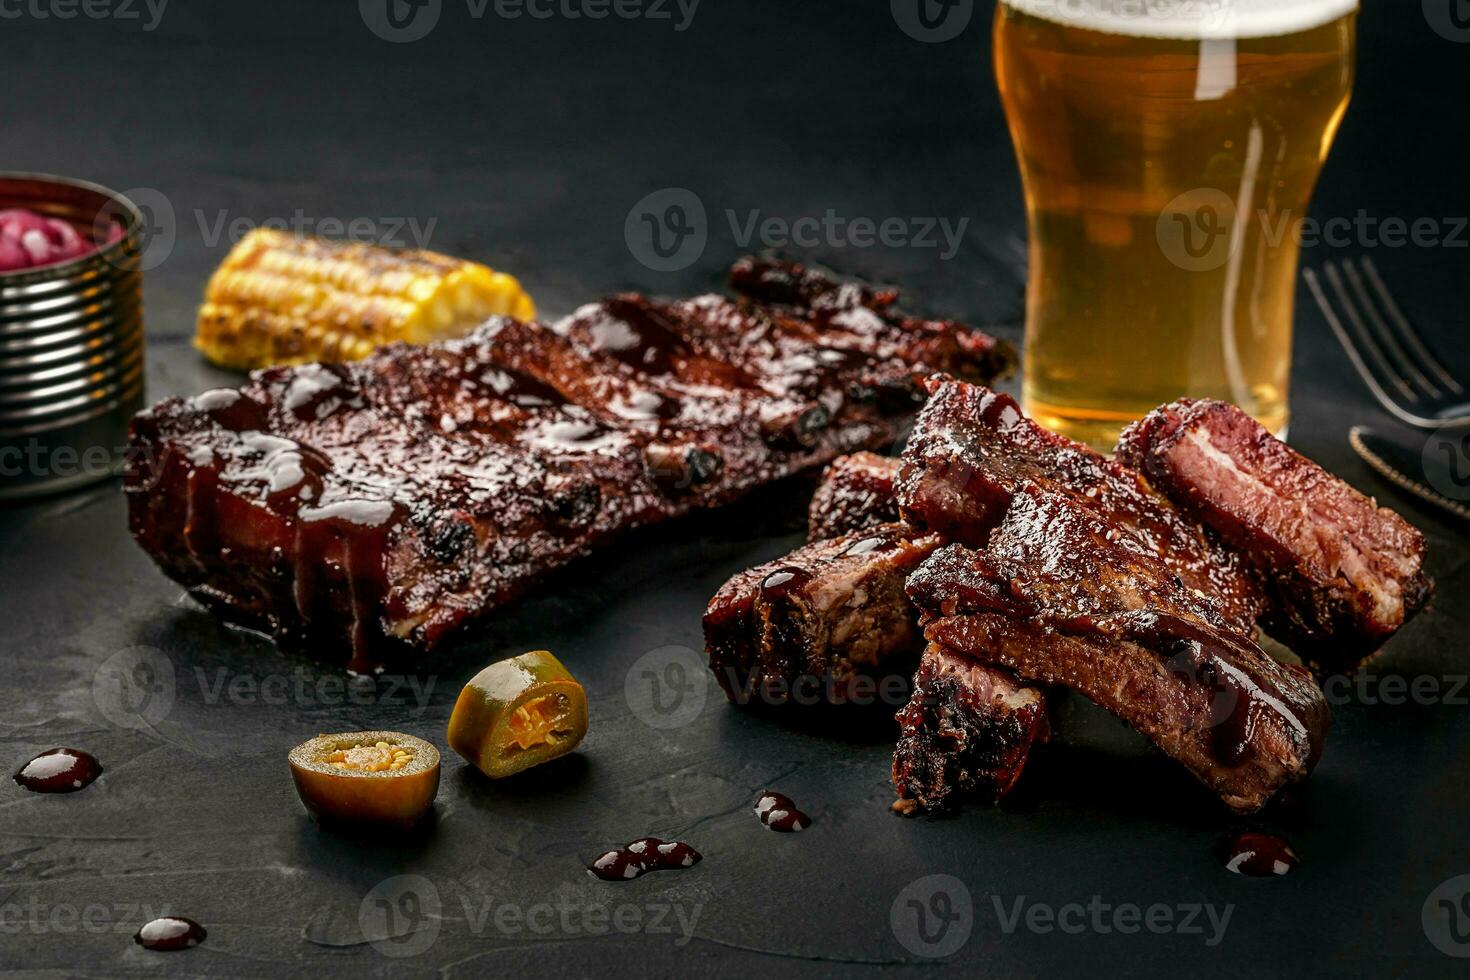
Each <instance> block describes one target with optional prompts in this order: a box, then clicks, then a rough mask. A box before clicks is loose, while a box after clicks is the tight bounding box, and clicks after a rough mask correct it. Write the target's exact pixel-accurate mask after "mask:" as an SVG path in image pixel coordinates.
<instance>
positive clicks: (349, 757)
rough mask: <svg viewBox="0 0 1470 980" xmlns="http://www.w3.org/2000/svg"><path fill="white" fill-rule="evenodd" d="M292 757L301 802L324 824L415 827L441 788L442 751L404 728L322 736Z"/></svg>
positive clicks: (294, 752)
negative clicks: (440, 763) (440, 764)
mask: <svg viewBox="0 0 1470 980" xmlns="http://www.w3.org/2000/svg"><path fill="white" fill-rule="evenodd" d="M289 761H290V763H291V778H292V779H294V780H295V781H296V792H297V793H298V794H299V795H300V796H301V802H302V803H304V804H306V808H307V809H308V810H310V811H311V813H312V815H313V816H315V817H316V818H317V820H318V821H320V822H321V823H323V824H324V825H330V826H348V825H353V824H370V825H371V824H390V825H398V826H411V825H413V824H415V823H417V822H418V820H419V818H420V817H422V816H424V815H425V814H426V813H428V812H429V807H430V806H432V805H433V803H434V797H435V795H436V794H437V793H438V792H439V750H438V749H436V748H434V746H432V745H430V744H429V743H428V742H425V741H424V740H423V739H421V738H414V737H413V736H412V735H404V734H402V733H400V732H347V733H345V734H341V735H318V736H317V737H316V738H314V739H312V740H311V741H309V742H302V743H301V744H300V745H298V746H296V748H294V749H292V750H291V754H290V756H289Z"/></svg>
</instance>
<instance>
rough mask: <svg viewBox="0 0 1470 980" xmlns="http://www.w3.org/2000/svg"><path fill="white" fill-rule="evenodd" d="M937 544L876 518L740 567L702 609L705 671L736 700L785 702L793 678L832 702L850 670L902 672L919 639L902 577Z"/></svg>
mask: <svg viewBox="0 0 1470 980" xmlns="http://www.w3.org/2000/svg"><path fill="white" fill-rule="evenodd" d="M938 545H939V542H938V540H937V539H935V538H933V537H924V536H920V535H916V534H914V532H913V531H912V529H910V528H908V527H907V526H905V525H902V524H891V525H883V526H880V527H875V528H869V529H866V530H861V531H855V532H853V533H852V534H848V535H844V536H842V537H838V538H834V539H831V540H827V541H820V542H817V543H815V544H810V545H807V546H805V547H803V548H800V549H798V550H796V551H794V552H792V553H791V554H789V555H787V556H786V557H784V558H781V559H778V560H777V561H773V562H770V563H768V564H765V565H760V566H758V567H756V568H752V569H749V570H747V571H744V572H741V573H740V574H739V575H736V576H735V577H734V578H732V579H731V580H730V581H729V582H727V583H725V585H724V587H722V588H721V589H720V590H719V592H717V593H716V594H715V597H714V598H713V599H712V600H710V604H709V608H708V611H707V612H706V613H705V617H704V636H705V648H706V652H707V653H708V655H709V666H710V670H711V671H713V672H714V675H715V678H716V679H717V680H718V681H719V683H720V686H721V687H722V688H723V689H724V691H725V694H726V695H727V696H728V697H729V698H730V700H731V701H734V702H736V703H746V702H748V701H750V700H752V699H759V700H761V701H763V702H767V703H772V702H774V703H781V702H785V701H787V700H790V699H791V696H792V692H793V691H796V690H797V685H798V684H809V685H810V686H811V687H812V688H813V689H814V690H815V691H818V692H820V693H821V694H822V695H823V697H824V699H831V700H842V699H844V698H847V697H848V696H849V694H850V690H851V687H852V685H853V683H854V682H855V681H856V680H857V679H858V678H860V677H868V678H874V677H879V676H882V675H884V674H891V673H893V672H895V671H898V670H907V669H908V668H909V667H911V666H912V664H913V658H914V657H915V656H916V654H917V651H918V648H919V645H920V644H919V634H918V629H917V627H916V625H915V612H914V609H913V607H912V606H911V605H910V603H909V601H908V600H907V599H906V598H905V596H904V582H905V580H906V579H907V577H908V574H909V572H910V571H912V570H913V569H914V568H915V567H917V566H918V564H919V563H920V562H921V561H923V560H924V558H925V557H927V556H928V555H929V554H930V553H931V552H933V550H934V549H935V548H936V547H938ZM812 681H819V682H820V683H817V684H812V683H811V682H812Z"/></svg>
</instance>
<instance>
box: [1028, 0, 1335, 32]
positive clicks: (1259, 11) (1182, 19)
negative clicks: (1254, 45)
mask: <svg viewBox="0 0 1470 980" xmlns="http://www.w3.org/2000/svg"><path fill="white" fill-rule="evenodd" d="M1001 2H1002V3H1004V4H1005V5H1007V6H1009V7H1012V8H1014V9H1016V10H1019V11H1021V12H1022V13H1026V14H1030V15H1031V16H1033V17H1041V18H1043V19H1045V20H1049V21H1053V22H1055V23H1058V24H1065V25H1066V26H1068V27H1080V28H1084V29H1086V30H1090V31H1101V32H1103V33H1105V34H1123V35H1128V36H1131V37H1157V38H1170V39H1174V40H1181V41H1195V40H1220V39H1225V38H1252V37H1280V36H1282V35H1285V34H1296V33H1298V32H1300V31H1308V30H1311V29H1312V28H1314V27H1321V26H1322V25H1323V24H1327V23H1330V22H1331V21H1334V20H1337V19H1338V18H1339V17H1342V16H1343V15H1345V14H1348V13H1351V12H1353V11H1355V10H1357V9H1358V0H1001Z"/></svg>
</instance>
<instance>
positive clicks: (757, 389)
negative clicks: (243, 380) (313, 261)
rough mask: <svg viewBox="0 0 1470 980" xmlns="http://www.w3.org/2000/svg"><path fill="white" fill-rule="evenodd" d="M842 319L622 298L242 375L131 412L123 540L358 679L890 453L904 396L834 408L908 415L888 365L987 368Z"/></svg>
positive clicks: (913, 369) (886, 324) (235, 611)
mask: <svg viewBox="0 0 1470 980" xmlns="http://www.w3.org/2000/svg"><path fill="white" fill-rule="evenodd" d="M859 306H861V304H859ZM862 309H866V307H862ZM850 313H851V316H849V317H846V318H840V319H839V318H836V317H835V316H829V315H827V314H826V313H824V314H823V315H821V316H817V315H816V314H815V313H813V312H811V311H804V310H802V309H800V308H797V307H785V306H783V307H782V308H780V309H774V308H770V309H768V308H764V307H761V306H760V305H759V304H756V303H754V302H752V301H749V300H743V301H739V302H731V301H729V300H725V299H722V298H720V297H701V298H698V299H694V300H688V301H684V302H677V303H659V302H655V301H652V300H648V299H646V298H644V297H640V296H624V297H617V298H615V299H613V300H609V301H607V302H604V303H600V304H594V305H592V306H588V307H584V308H583V309H581V310H579V311H577V313H575V314H574V315H573V316H572V317H570V318H568V319H567V320H565V321H562V322H561V323H559V324H556V325H555V326H554V327H551V328H547V327H544V326H540V325H536V324H525V323H517V322H515V321H509V320H503V319H502V320H494V321H491V322H490V323H488V324H486V325H485V326H484V327H482V328H481V329H480V330H478V331H477V332H476V333H474V334H472V335H471V336H469V337H467V338H464V339H462V340H457V341H450V342H446V343H441V344H434V345H428V346H423V347H410V346H407V345H401V344H400V345H395V346H392V347H389V348H385V349H383V350H381V351H379V352H377V353H375V354H373V355H372V356H370V357H369V358H367V359H366V360H364V361H360V362H356V363H352V364H346V365H333V366H326V365H307V366H304V367H300V368H292V369H270V370H267V371H263V372H259V373H257V374H255V375H254V376H252V377H251V379H250V381H249V382H248V383H247V384H245V385H244V386H243V387H241V388H240V389H238V390H225V389H221V390H218V391H212V392H206V393H205V394H203V395H200V396H198V397H195V398H192V399H188V400H183V399H169V400H166V401H164V402H161V403H160V404H158V405H156V406H154V407H153V408H152V409H149V410H147V411H145V412H143V413H141V414H140V415H139V416H137V418H136V419H135V420H134V424H133V429H132V453H131V457H132V459H133V465H132V466H131V467H130V469H129V472H128V474H127V478H126V481H125V486H124V489H125V492H126V493H127V497H128V502H129V521H130V526H131V528H132V531H133V533H134V536H135V538H136V540H137V541H138V543H139V544H140V545H141V546H142V547H143V548H144V549H145V550H146V551H147V552H148V553H149V554H150V555H151V556H152V557H153V558H154V560H155V561H157V562H158V564H159V565H160V566H161V567H162V568H163V570H164V571H165V572H166V573H167V574H169V575H170V576H172V577H173V578H175V579H176V580H178V581H179V582H181V583H182V584H183V585H184V586H185V587H187V588H188V589H189V590H190V591H191V592H192V593H193V594H194V595H196V596H197V597H199V598H200V599H201V600H203V601H205V602H206V603H207V604H209V605H210V606H211V608H213V609H214V610H215V611H217V612H218V613H219V614H220V615H221V616H223V617H225V618H227V619H230V620H233V621H238V622H241V623H245V624H247V625H251V626H254V627H258V628H261V629H265V630H268V631H270V632H272V633H273V634H275V635H276V636H277V637H278V638H279V639H281V640H282V641H286V642H291V643H305V642H309V643H311V644H312V645H314V646H317V647H319V648H321V649H324V650H328V651H341V652H342V654H343V655H344V658H345V657H346V656H347V655H348V654H349V652H350V655H351V657H352V666H353V668H354V669H360V670H367V669H374V668H376V667H379V666H381V665H382V664H383V663H384V662H386V661H388V660H391V659H394V658H395V657H397V656H400V655H402V654H404V653H421V652H423V651H426V650H429V649H431V648H433V647H434V646H435V645H436V644H438V643H439V642H441V641H442V640H443V639H444V638H445V637H446V636H447V635H449V634H450V633H451V632H452V631H454V630H456V629H458V628H460V627H462V626H464V625H465V624H467V623H469V622H471V621H473V620H474V619H475V618H476V617H479V616H482V615H484V614H485V613H486V612H487V611H489V610H490V609H493V608H495V607H496V606H499V605H502V604H504V603H506V602H509V601H511V600H512V599H514V598H515V597H516V596H518V595H519V594H521V593H522V592H524V591H525V590H526V589H527V588H529V587H530V585H531V584H533V583H534V582H535V581H536V580H537V579H538V578H539V577H541V576H542V575H544V574H545V573H547V572H548V571H550V570H552V569H554V568H557V567H559V566H561V565H564V564H566V563H567V562H569V561H571V560H573V559H574V558H576V557H578V556H580V555H583V554H586V553H587V552H589V551H590V550H592V549H594V548H595V547H597V546H598V545H600V544H601V543H603V542H604V541H606V540H607V539H608V538H609V537H610V536H611V535H613V534H614V533H617V532H619V531H622V530H625V529H627V528H630V527H636V526H639V525H643V524H648V523H651V522H654V521H659V520H664V519H667V518H670V517H673V516H676V515H678V514H682V513H685V512H687V511H689V510H691V509H694V508H697V507H710V506H717V505H720V504H723V503H725V502H728V501H730V500H732V499H734V498H735V497H738V496H740V495H741V494H743V493H745V492H747V491H749V490H750V489H752V488H754V487H755V486H758V485H760V484H763V483H766V482H770V481H772V480H775V479H779V478H780V477H783V476H786V475H789V474H791V473H794V472H797V471H799V470H803V469H807V468H810V467H813V466H820V465H822V464H823V463H826V462H828V461H830V460H831V459H833V458H835V457H836V456H838V455H841V454H843V453H849V452H853V451H856V450H859V449H863V448H867V447H874V446H880V445H884V444H888V443H891V442H892V440H893V439H894V438H895V436H896V434H897V432H898V431H899V429H900V427H901V426H902V425H904V424H905V423H906V422H907V420H908V417H909V415H910V414H911V412H912V408H913V402H912V399H909V400H905V401H904V402H903V403H902V405H901V406H899V407H898V408H893V407H891V406H890V405H887V404H883V403H880V402H879V401H876V400H872V399H855V398H853V397H850V394H849V393H850V392H852V391H854V390H862V391H868V390H888V389H893V390H899V391H906V392H909V393H910V394H912V393H913V392H914V391H916V390H917V381H916V379H918V378H921V377H923V376H924V375H926V374H928V373H929V372H931V371H933V370H935V369H937V368H939V367H940V364H939V363H930V362H927V361H923V360H917V361H906V360H904V357H903V355H904V352H905V351H910V352H917V353H920V354H922V353H923V352H925V351H934V352H936V355H935V356H936V357H937V358H939V360H940V362H941V363H943V362H944V358H945V357H948V356H949V354H948V352H950V351H959V352H960V354H958V355H956V356H959V357H961V358H964V357H965V356H967V353H966V352H968V351H971V350H974V351H992V350H994V349H996V348H997V347H998V346H999V345H998V344H997V342H996V341H994V340H993V339H991V338H986V337H984V336H983V335H981V334H978V332H975V331H971V330H969V329H968V328H964V327H960V326H958V325H954V324H950V325H948V326H947V327H945V328H943V329H940V328H935V327H933V326H932V325H931V326H930V327H926V328H924V329H923V331H919V329H918V328H912V330H913V331H915V332H916V337H915V340H914V343H908V342H907V340H906V339H905V338H906V337H907V334H908V332H910V330H911V328H910V327H909V326H908V323H909V321H907V320H905V319H903V318H899V317H896V315H895V314H893V313H892V312H891V311H890V310H889V309H888V308H887V307H886V306H884V307H883V308H882V309H881V311H880V312H878V313H875V314H874V317H875V318H876V319H875V320H874V321H872V322H870V320H869V318H866V317H863V316H862V315H861V311H860V309H859V308H858V307H852V308H850ZM849 321H851V322H849ZM829 324H830V325H829ZM946 330H947V331H949V332H956V331H958V332H963V333H965V335H966V336H965V337H964V338H949V337H947V334H946ZM918 333H922V336H918V335H917V334H918ZM940 355H943V357H941V356H940ZM972 368H973V365H972ZM975 369H976V370H978V368H975Z"/></svg>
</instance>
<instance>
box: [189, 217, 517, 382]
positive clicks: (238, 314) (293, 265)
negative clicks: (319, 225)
mask: <svg viewBox="0 0 1470 980" xmlns="http://www.w3.org/2000/svg"><path fill="white" fill-rule="evenodd" d="M497 314H501V315H505V316H512V317H516V318H517V319H521V320H529V319H531V318H533V317H534V316H535V315H536V308H535V306H534V305H533V304H532V302H531V297H530V296H528V295H527V294H526V293H525V291H524V290H522V289H521V284H520V283H519V282H517V281H516V280H515V279H514V278H513V277H512V276H508V275H506V274H505V273H503V272H494V271H492V270H491V269H488V268H486V267H485V266H483V265H478V264H476V263H474V262H463V261H460V260H459V259H452V258H449V257H448V256H444V255H438V254H436V253H434V252H426V251H398V250H393V249H387V248H382V247H379V246H376V245H363V244H358V243H355V242H337V241H330V240H327V239H321V238H303V237H300V236H298V235H292V234H289V233H287V232H284V231H280V230H277V229H273V228H258V229H256V230H254V231H252V232H250V234H248V235H246V236H245V237H244V238H242V239H241V240H240V242H239V244H237V245H236V246H235V247H234V248H233V249H231V250H230V254H229V255H228V256H226V257H225V261H224V263H223V264H222V265H220V267H219V268H218V269H217V270H216V271H215V273H214V276H213V277H211V278H210V280H209V286H208V287H207V288H206V290H205V294H204V305H203V306H201V307H200V308H199V324H198V328H197V331H196V333H195V337H194V346H195V347H197V348H199V350H200V351H202V352H203V353H204V356H205V357H207V358H209V359H210V360H211V361H213V362H214V363H216V364H218V365H220V366H222V367H229V368H240V369H251V368H258V367H265V366H267V365H272V364H303V363H306V362H309V361H352V360H357V359H358V358H361V357H366V356H367V355H368V354H369V353H371V352H372V351H373V349H374V348H376V347H379V346H381V345H382V344H386V343H390V342H392V341H395V340H403V341H407V342H408V343H411V344H423V343H428V342H430V341H434V340H443V339H446V338H450V337H458V336H462V335H464V334H465V333H467V332H469V331H470V330H471V329H473V328H474V327H477V326H479V325H480V323H482V322H484V320H485V319H486V318H487V317H490V316H495V315H497Z"/></svg>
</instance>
